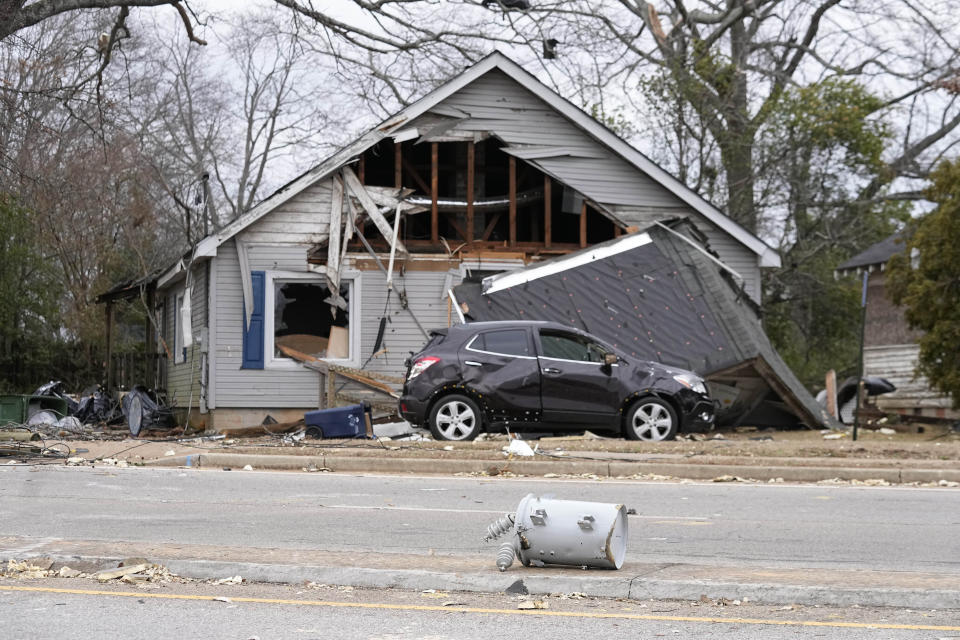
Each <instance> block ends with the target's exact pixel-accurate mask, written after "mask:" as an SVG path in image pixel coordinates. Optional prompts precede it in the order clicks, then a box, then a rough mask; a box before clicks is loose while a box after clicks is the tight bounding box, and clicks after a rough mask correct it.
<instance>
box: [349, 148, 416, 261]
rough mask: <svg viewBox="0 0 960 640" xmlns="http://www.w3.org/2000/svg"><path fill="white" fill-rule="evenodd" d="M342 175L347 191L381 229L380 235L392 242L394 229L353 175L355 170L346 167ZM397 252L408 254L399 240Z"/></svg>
mask: <svg viewBox="0 0 960 640" xmlns="http://www.w3.org/2000/svg"><path fill="white" fill-rule="evenodd" d="M341 174H342V175H343V182H344V184H345V185H346V187H347V190H348V191H349V192H350V195H352V196H353V197H354V198H356V199H357V200H358V201H359V202H360V206H361V207H363V210H364V211H366V213H367V216H368V217H369V218H370V220H372V221H373V224H375V225H376V227H377V229H379V231H380V233H381V234H383V237H384V238H386V240H387V242H390V240H391V239H392V238H393V228H392V227H391V226H390V223H389V222H387V219H386V218H384V217H383V214H382V213H380V210H379V209H377V205H376V203H375V202H374V201H373V198H371V197H370V194H369V193H367V190H366V189H364V188H363V185H362V184H360V180H358V179H357V176H356V174H354V173H353V169H351V168H350V167H344V168H343V169H342V170H341ZM397 250H398V251H403V252H404V253H407V248H406V247H405V246H404V244H403V242H401V241H400V240H399V239H398V240H397Z"/></svg>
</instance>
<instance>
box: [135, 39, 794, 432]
mask: <svg viewBox="0 0 960 640" xmlns="http://www.w3.org/2000/svg"><path fill="white" fill-rule="evenodd" d="M397 212H399V216H396V213H397ZM396 217H399V225H397V224H395V220H396ZM675 217H686V218H689V219H690V220H691V221H692V222H693V223H694V224H695V225H696V227H697V229H699V230H700V231H701V232H702V233H703V234H704V235H705V236H706V238H707V240H708V242H709V244H710V246H711V247H712V249H713V250H714V251H715V252H716V253H717V255H718V256H719V258H720V259H721V260H722V261H723V262H724V263H726V265H728V266H729V267H730V268H731V269H732V270H734V271H736V272H737V274H738V277H739V279H740V281H742V283H743V291H744V292H745V295H746V296H748V297H750V298H752V299H753V300H755V301H759V298H760V270H761V268H762V267H770V266H778V265H779V257H778V255H777V253H776V252H775V251H774V250H773V249H771V248H770V247H769V246H768V245H766V244H765V243H764V242H762V241H761V240H759V239H758V238H757V237H756V236H754V235H753V234H752V233H750V232H749V231H747V230H746V229H744V228H742V227H741V226H739V225H738V224H736V223H735V222H733V221H732V220H731V219H730V218H729V217H727V216H726V215H724V214H723V213H722V212H721V211H719V210H718V209H717V208H715V207H714V206H713V205H711V204H710V203H708V202H707V201H705V200H704V199H702V198H701V197H700V196H698V195H697V194H696V193H694V192H693V191H691V190H690V189H688V188H687V187H685V186H684V185H683V184H681V183H680V182H679V181H678V180H677V179H676V178H674V177H673V176H671V175H670V174H668V173H667V172H665V171H664V170H663V169H661V168H660V167H658V166H657V165H656V164H654V163H653V162H651V161H650V160H649V159H648V158H646V157H645V156H644V155H642V154H641V153H639V152H638V151H637V150H636V149H634V148H633V147H631V146H630V145H628V144H627V143H626V142H624V141H623V140H622V139H620V138H619V137H617V136H616V135H615V134H613V133H612V132H611V131H610V130H608V129H606V128H605V127H603V126H602V125H600V124H599V123H598V122H597V121H596V120H594V119H593V118H591V117H590V116H589V115H587V114H586V113H584V112H583V111H582V110H581V109H579V108H578V107H576V106H575V105H573V104H571V103H570V102H568V101H567V100H565V99H563V98H562V97H560V96H559V95H557V94H556V93H554V92H553V91H552V90H550V89H549V88H547V87H546V86H545V85H543V84H542V83H540V82H539V81H537V80H536V78H534V77H533V76H532V75H530V74H529V73H527V72H526V71H524V70H523V69H522V68H521V67H520V66H518V65H517V64H516V63H514V62H513V61H511V60H510V59H509V58H507V57H505V56H503V55H502V54H499V53H494V54H491V55H489V56H487V57H486V58H484V59H483V60H481V61H480V62H478V63H477V64H475V65H473V66H472V67H470V68H468V69H467V70H466V71H464V72H463V73H462V74H460V75H459V76H457V77H455V78H453V79H452V80H451V81H449V82H447V83H446V84H444V85H443V86H441V87H439V88H438V89H436V90H434V91H432V92H431V93H429V94H428V95H426V96H425V97H423V98H421V99H420V100H418V101H417V102H415V103H413V104H412V105H410V106H409V107H407V108H406V109H404V110H402V111H400V112H399V113H397V114H396V115H395V116H393V117H391V118H389V119H388V120H386V121H385V122H383V123H381V124H379V125H377V126H376V127H374V128H373V129H371V130H370V131H369V132H367V133H366V134H365V135H363V136H362V137H360V138H359V139H358V140H356V141H355V142H353V143H352V144H350V145H348V146H347V147H345V148H343V149H341V150H340V151H339V152H337V153H335V154H334V155H333V156H331V157H330V158H328V159H327V160H325V161H324V162H322V163H321V164H320V165H318V166H317V167H315V168H313V169H311V170H310V171H308V172H306V173H304V174H303V175H301V176H300V177H298V178H297V179H296V180H294V181H293V182H291V183H289V184H288V185H286V186H284V187H283V188H281V189H279V190H278V191H277V192H276V193H274V194H273V195H271V196H270V197H268V198H267V199H265V200H264V201H262V202H261V203H260V204H258V205H257V206H256V207H254V208H253V209H251V210H250V211H248V212H246V213H244V214H243V215H241V216H240V217H239V218H238V219H236V220H235V221H233V222H232V223H230V224H229V225H227V226H226V227H224V228H223V229H221V230H219V231H218V232H216V233H214V234H212V235H210V236H208V237H207V238H205V239H203V240H202V241H200V242H199V243H198V244H197V245H196V247H195V248H194V250H193V251H192V252H191V253H190V255H189V256H185V257H184V259H182V260H180V261H178V262H177V264H175V265H174V266H172V267H171V268H170V269H168V270H166V271H165V272H164V273H163V274H162V275H161V276H160V277H159V278H157V279H156V280H155V281H153V282H152V283H151V285H150V286H151V287H155V294H154V295H155V300H156V309H157V326H158V328H159V330H160V331H161V332H162V334H163V337H164V341H165V342H166V344H167V345H168V346H169V349H170V353H171V354H172V359H171V360H168V362H167V370H166V384H167V395H168V398H169V399H170V401H171V402H172V403H173V404H175V405H176V406H178V407H180V408H181V409H183V408H186V407H187V406H191V407H193V410H192V411H191V414H192V416H193V417H194V418H197V417H200V419H201V420H202V421H203V422H204V423H205V424H206V426H207V427H211V428H223V427H226V426H233V425H236V424H256V423H259V421H260V420H262V419H263V417H264V416H265V415H266V414H268V413H269V414H270V415H272V416H273V417H274V418H276V419H278V420H284V419H293V418H296V417H299V416H300V415H302V413H303V411H304V410H305V409H312V408H316V407H317V406H319V405H320V404H321V396H322V389H321V385H320V384H319V380H318V375H317V374H316V372H314V371H311V370H308V369H305V368H304V367H303V366H302V365H301V364H300V363H299V362H297V361H296V360H295V359H292V358H291V357H288V356H289V354H290V353H293V352H292V351H291V349H293V350H295V351H299V352H303V353H309V354H313V355H316V356H319V357H323V358H325V359H326V360H327V361H328V362H331V363H336V364H341V365H344V366H350V367H354V368H363V369H365V370H367V371H373V372H382V373H388V374H393V375H402V374H403V372H404V360H405V359H406V358H407V356H408V355H409V353H410V352H411V351H415V350H419V348H420V347H421V346H422V345H423V344H424V343H425V342H426V340H427V330H428V329H430V328H433V327H439V326H448V325H449V324H450V323H451V322H455V321H457V316H456V314H455V313H454V310H453V309H452V307H451V303H450V298H449V297H448V295H447V293H448V291H449V289H450V288H451V287H452V286H454V285H456V284H458V283H460V282H461V281H462V280H464V279H465V278H467V277H468V276H469V277H473V278H477V277H482V276H483V275H489V274H491V273H497V272H500V271H504V270H507V269H513V268H517V267H522V266H524V265H526V264H529V263H532V262H537V261H542V260H546V259H549V258H550V257H552V256H558V255H563V254H566V253H569V252H571V251H576V250H579V249H581V248H583V247H587V246H590V245H593V244H596V243H599V242H604V241H607V240H611V239H614V238H617V237H620V236H621V235H624V234H626V233H630V232H632V231H635V230H636V228H638V227H646V226H649V225H650V224H651V223H652V222H654V221H656V220H660V219H667V218H675ZM394 239H395V240H394ZM388 276H389V278H388ZM331 310H332V311H331ZM187 325H189V326H187Z"/></svg>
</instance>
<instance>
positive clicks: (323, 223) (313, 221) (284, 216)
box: [243, 180, 331, 244]
mask: <svg viewBox="0 0 960 640" xmlns="http://www.w3.org/2000/svg"><path fill="white" fill-rule="evenodd" d="M330 195H331V194H330V180H323V181H321V182H319V183H317V184H314V185H311V186H310V187H307V188H306V189H304V190H303V191H302V192H300V193H298V194H297V195H296V196H294V197H293V198H292V199H290V200H289V201H288V202H285V203H283V204H282V205H280V206H278V207H277V208H276V209H274V210H273V211H271V212H270V213H269V214H268V215H266V216H264V217H263V218H261V219H260V220H259V221H258V222H256V223H255V224H252V225H250V227H249V228H247V229H246V230H244V232H243V238H244V240H245V241H246V242H261V243H268V242H274V243H282V242H294V243H309V244H316V243H319V242H322V241H324V240H326V238H327V232H328V230H329V222H330Z"/></svg>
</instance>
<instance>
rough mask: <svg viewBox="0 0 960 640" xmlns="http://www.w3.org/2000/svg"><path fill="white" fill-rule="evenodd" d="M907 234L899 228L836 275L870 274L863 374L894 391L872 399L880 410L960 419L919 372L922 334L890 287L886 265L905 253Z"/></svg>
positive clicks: (942, 396) (845, 263)
mask: <svg viewBox="0 0 960 640" xmlns="http://www.w3.org/2000/svg"><path fill="white" fill-rule="evenodd" d="M903 250H904V239H903V237H902V236H901V235H900V234H899V233H896V234H894V235H892V236H890V237H889V238H887V239H885V240H883V241H881V242H878V243H877V244H875V245H873V246H871V247H869V248H867V249H866V250H865V251H863V253H860V254H859V255H856V256H854V257H853V258H851V259H849V260H847V261H846V262H844V263H843V264H841V265H840V266H839V267H837V274H838V275H841V276H849V275H852V274H858V275H859V274H862V273H864V272H866V273H867V318H866V326H865V327H864V332H863V342H864V345H863V374H864V375H865V376H878V377H881V378H886V379H887V380H889V381H890V382H891V383H893V385H894V386H896V388H897V389H896V391H893V392H891V393H885V394H883V395H880V396H876V397H875V398H873V402H874V403H875V404H876V406H877V408H878V409H880V410H881V411H886V412H891V413H900V414H903V415H908V416H924V417H933V418H949V419H956V418H960V412H957V411H953V410H952V409H951V408H950V407H951V401H950V398H949V397H948V396H944V395H942V394H941V393H939V392H937V391H934V390H933V389H931V388H930V384H929V382H928V381H927V379H926V378H924V377H922V376H919V377H918V376H915V373H914V371H915V369H916V366H917V358H918V356H919V352H920V347H919V345H918V344H917V339H918V338H919V337H920V336H921V335H922V333H921V332H920V331H916V330H914V329H911V328H910V327H909V326H907V321H906V319H905V318H904V315H903V309H902V308H900V307H898V306H896V305H895V304H893V302H892V301H891V300H890V298H889V297H888V295H887V291H886V279H887V274H886V266H887V263H888V262H889V261H890V258H892V257H893V256H895V255H897V254H899V253H901V252H903Z"/></svg>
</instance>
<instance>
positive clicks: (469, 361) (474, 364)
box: [463, 360, 483, 367]
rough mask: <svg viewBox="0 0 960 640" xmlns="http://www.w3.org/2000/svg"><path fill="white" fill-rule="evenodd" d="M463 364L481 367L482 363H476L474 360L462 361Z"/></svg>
mask: <svg viewBox="0 0 960 640" xmlns="http://www.w3.org/2000/svg"><path fill="white" fill-rule="evenodd" d="M463 364H466V365H470V366H471V367H482V366H483V363H482V362H477V361H476V360H464V361H463Z"/></svg>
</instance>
